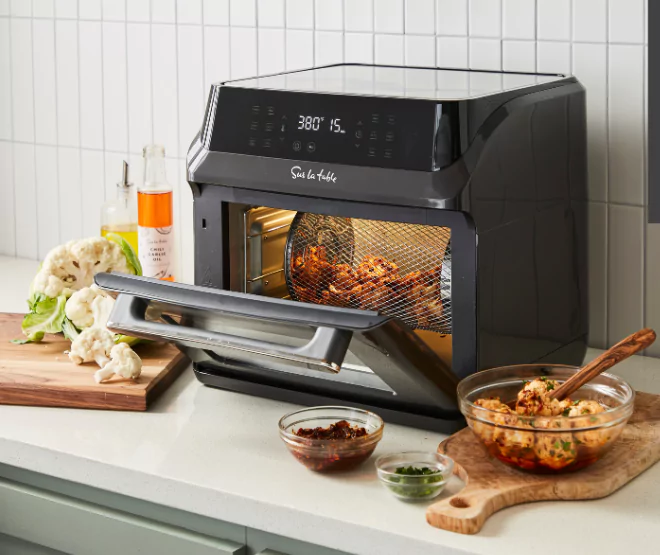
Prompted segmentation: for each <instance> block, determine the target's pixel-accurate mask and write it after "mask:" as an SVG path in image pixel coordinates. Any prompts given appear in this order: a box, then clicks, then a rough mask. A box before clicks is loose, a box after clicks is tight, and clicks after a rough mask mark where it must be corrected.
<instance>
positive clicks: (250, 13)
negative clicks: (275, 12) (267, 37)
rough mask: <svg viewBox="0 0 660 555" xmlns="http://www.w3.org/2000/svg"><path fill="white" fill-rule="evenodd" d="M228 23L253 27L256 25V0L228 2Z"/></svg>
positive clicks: (233, 0) (232, 0) (231, 0)
mask: <svg viewBox="0 0 660 555" xmlns="http://www.w3.org/2000/svg"><path fill="white" fill-rule="evenodd" d="M229 21H230V23H231V24H232V25H241V26H254V25H256V23H257V3H256V0H230V1H229Z"/></svg>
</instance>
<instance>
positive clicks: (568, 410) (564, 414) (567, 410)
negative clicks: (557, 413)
mask: <svg viewBox="0 0 660 555" xmlns="http://www.w3.org/2000/svg"><path fill="white" fill-rule="evenodd" d="M570 412H571V409H570V408H568V409H564V412H562V413H561V415H562V416H568V415H569V413H570Z"/></svg>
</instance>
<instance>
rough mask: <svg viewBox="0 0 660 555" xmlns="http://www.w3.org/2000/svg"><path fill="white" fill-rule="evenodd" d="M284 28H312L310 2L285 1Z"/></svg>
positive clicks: (312, 20)
mask: <svg viewBox="0 0 660 555" xmlns="http://www.w3.org/2000/svg"><path fill="white" fill-rule="evenodd" d="M286 26H287V27H288V28H289V29H313V28H314V2H313V1H312V0H286Z"/></svg>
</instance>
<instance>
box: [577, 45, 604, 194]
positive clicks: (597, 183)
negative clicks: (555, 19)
mask: <svg viewBox="0 0 660 555" xmlns="http://www.w3.org/2000/svg"><path fill="white" fill-rule="evenodd" d="M573 72H574V73H575V75H576V76H577V78H578V79H579V80H580V82H581V83H582V84H583V85H584V86H585V88H586V89H587V91H588V93H587V94H588V98H589V102H588V103H587V128H588V135H587V136H588V140H589V145H588V147H589V148H588V150H587V152H588V158H589V190H588V198H589V200H596V201H601V202H606V201H607V47H606V45H604V44H579V43H576V44H573Z"/></svg>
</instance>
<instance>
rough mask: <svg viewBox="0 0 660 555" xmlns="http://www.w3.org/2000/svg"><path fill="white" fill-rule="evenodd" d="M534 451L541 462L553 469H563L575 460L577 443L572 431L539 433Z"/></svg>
mask: <svg viewBox="0 0 660 555" xmlns="http://www.w3.org/2000/svg"><path fill="white" fill-rule="evenodd" d="M534 452H535V453H536V456H537V457H538V459H539V463H540V464H542V465H543V466H547V467H548V468H552V469H553V470H561V469H562V468H564V467H566V466H568V465H569V464H572V463H573V462H575V459H576V457H577V444H576V443H575V440H574V438H573V435H572V434H570V433H562V432H554V433H547V434H537V436H536V444H535V445H534Z"/></svg>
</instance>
